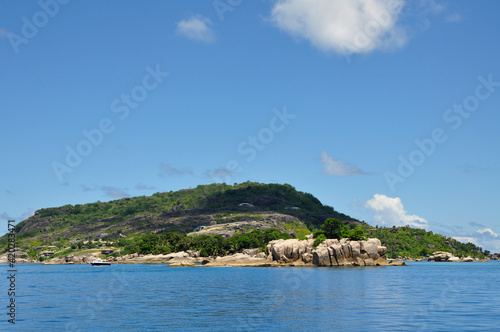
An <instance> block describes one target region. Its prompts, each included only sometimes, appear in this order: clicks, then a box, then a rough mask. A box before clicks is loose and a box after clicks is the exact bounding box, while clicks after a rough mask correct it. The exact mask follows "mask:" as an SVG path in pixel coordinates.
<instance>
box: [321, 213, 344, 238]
mask: <svg viewBox="0 0 500 332" xmlns="http://www.w3.org/2000/svg"><path fill="white" fill-rule="evenodd" d="M321 228H323V229H324V230H325V233H326V237H327V238H329V239H342V238H345V237H349V233H350V232H349V227H347V226H346V225H344V223H343V222H342V220H339V219H336V218H328V219H326V220H325V223H324V224H323V225H321Z"/></svg>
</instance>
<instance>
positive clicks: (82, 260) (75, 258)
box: [43, 253, 99, 265]
mask: <svg viewBox="0 0 500 332" xmlns="http://www.w3.org/2000/svg"><path fill="white" fill-rule="evenodd" d="M97 257H99V253H92V254H81V255H73V254H70V255H68V256H63V257H56V258H53V259H51V260H50V261H44V262H43V265H57V264H89V263H90V262H92V261H93V260H94V259H96V258H97Z"/></svg>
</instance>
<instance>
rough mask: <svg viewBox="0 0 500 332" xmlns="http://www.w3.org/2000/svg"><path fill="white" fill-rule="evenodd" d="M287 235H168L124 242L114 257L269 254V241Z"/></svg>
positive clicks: (271, 230) (269, 232)
mask: <svg viewBox="0 0 500 332" xmlns="http://www.w3.org/2000/svg"><path fill="white" fill-rule="evenodd" d="M289 238H290V235H289V234H288V233H283V232H281V231H280V230H279V229H277V228H269V229H266V230H265V231H260V230H254V231H252V232H249V233H245V234H241V233H236V234H235V235H233V236H231V237H229V238H224V237H222V236H220V235H199V236H196V237H191V236H187V235H186V234H183V233H176V232H169V233H166V234H148V235H143V236H141V237H138V238H136V239H129V240H126V239H121V240H119V241H118V242H117V244H116V246H118V247H122V248H123V249H122V250H121V251H120V252H119V253H114V254H112V255H114V256H118V255H120V256H123V255H126V254H131V253H136V252H137V253H140V254H153V255H159V254H169V253H172V252H179V251H187V250H195V251H200V255H201V256H202V257H208V256H224V255H228V254H234V253H237V252H239V251H240V250H242V249H250V248H259V249H260V250H261V251H262V252H266V246H267V244H268V243H269V241H272V240H277V239H289Z"/></svg>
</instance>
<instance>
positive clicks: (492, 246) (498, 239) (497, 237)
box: [453, 228, 500, 252]
mask: <svg viewBox="0 0 500 332" xmlns="http://www.w3.org/2000/svg"><path fill="white" fill-rule="evenodd" d="M453 238H454V239H456V240H458V241H460V242H464V243H467V242H471V243H474V244H475V245H477V246H479V247H481V248H483V250H490V251H492V252H500V234H498V233H495V232H494V231H493V230H492V229H491V228H483V229H479V230H477V231H475V232H474V233H472V234H470V233H469V234H461V236H454V237H453Z"/></svg>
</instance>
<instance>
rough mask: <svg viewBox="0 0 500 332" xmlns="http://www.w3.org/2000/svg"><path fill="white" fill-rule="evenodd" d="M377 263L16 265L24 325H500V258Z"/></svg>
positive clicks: (19, 323) (3, 326)
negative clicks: (299, 265) (320, 265)
mask: <svg viewBox="0 0 500 332" xmlns="http://www.w3.org/2000/svg"><path fill="white" fill-rule="evenodd" d="M409 264H411V265H410V266H407V267H373V268H366V267H365V268H201V267H200V268H167V267H166V266H165V264H154V265H112V266H107V267H92V266H90V265H52V266H51V265H35V264H25V265H22V264H19V265H17V266H16V267H17V270H18V272H17V274H16V295H17V296H16V324H15V325H12V324H9V323H7V318H8V316H7V315H6V312H7V308H6V306H7V305H8V301H9V297H8V296H7V289H8V286H9V285H8V284H7V279H6V278H5V276H6V275H7V272H6V271H7V265H0V269H2V271H3V272H2V275H4V277H3V278H2V280H3V281H2V282H1V285H2V287H3V289H2V290H1V292H2V297H0V298H1V299H3V301H2V305H1V306H2V308H4V309H3V310H2V311H3V313H2V317H3V318H2V322H1V323H0V330H2V331H6V330H19V331H88V330H92V331H127V330H131V331H149V330H156V331H177V330H179V331H181V330H182V331H332V330H337V329H342V330H348V331H492V330H500V323H499V318H500V287H499V285H500V262H487V263H427V262H422V263H409Z"/></svg>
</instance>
